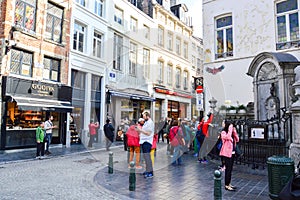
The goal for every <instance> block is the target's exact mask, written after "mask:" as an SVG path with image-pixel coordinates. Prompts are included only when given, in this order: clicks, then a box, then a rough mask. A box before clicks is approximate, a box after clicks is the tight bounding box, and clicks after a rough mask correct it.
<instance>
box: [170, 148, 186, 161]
mask: <svg viewBox="0 0 300 200" xmlns="http://www.w3.org/2000/svg"><path fill="white" fill-rule="evenodd" d="M182 154H183V150H182V146H181V145H177V146H175V147H174V154H173V157H172V164H176V161H177V163H178V165H181V164H182V158H181V156H182Z"/></svg>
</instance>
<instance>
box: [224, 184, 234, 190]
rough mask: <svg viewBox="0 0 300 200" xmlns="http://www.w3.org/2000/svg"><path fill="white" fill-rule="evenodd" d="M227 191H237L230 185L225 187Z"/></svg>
mask: <svg viewBox="0 0 300 200" xmlns="http://www.w3.org/2000/svg"><path fill="white" fill-rule="evenodd" d="M225 190H228V191H235V189H234V188H232V187H231V186H230V185H225Z"/></svg>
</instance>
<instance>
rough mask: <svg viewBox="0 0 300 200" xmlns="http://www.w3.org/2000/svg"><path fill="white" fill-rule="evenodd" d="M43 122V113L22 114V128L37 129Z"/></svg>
mask: <svg viewBox="0 0 300 200" xmlns="http://www.w3.org/2000/svg"><path fill="white" fill-rule="evenodd" d="M41 121H42V112H38V111H25V112H21V113H20V126H21V127H22V128H37V127H38V126H39V123H40V122H41Z"/></svg>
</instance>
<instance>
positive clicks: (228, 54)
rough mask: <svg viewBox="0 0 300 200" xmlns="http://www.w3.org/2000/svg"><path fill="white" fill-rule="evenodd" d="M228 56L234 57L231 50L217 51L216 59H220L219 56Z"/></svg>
mask: <svg viewBox="0 0 300 200" xmlns="http://www.w3.org/2000/svg"><path fill="white" fill-rule="evenodd" d="M227 57H233V52H232V51H229V52H224V53H216V54H215V59H216V60H217V59H219V58H227Z"/></svg>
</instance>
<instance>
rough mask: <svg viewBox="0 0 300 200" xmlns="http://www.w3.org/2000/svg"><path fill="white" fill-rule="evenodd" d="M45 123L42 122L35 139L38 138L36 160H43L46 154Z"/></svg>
mask: <svg viewBox="0 0 300 200" xmlns="http://www.w3.org/2000/svg"><path fill="white" fill-rule="evenodd" d="M44 124H45V123H44V122H42V121H41V122H40V125H39V126H38V127H37V128H36V131H35V133H36V134H35V137H36V158H37V159H42V158H43V157H44V153H45V143H44V138H45V132H44Z"/></svg>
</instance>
